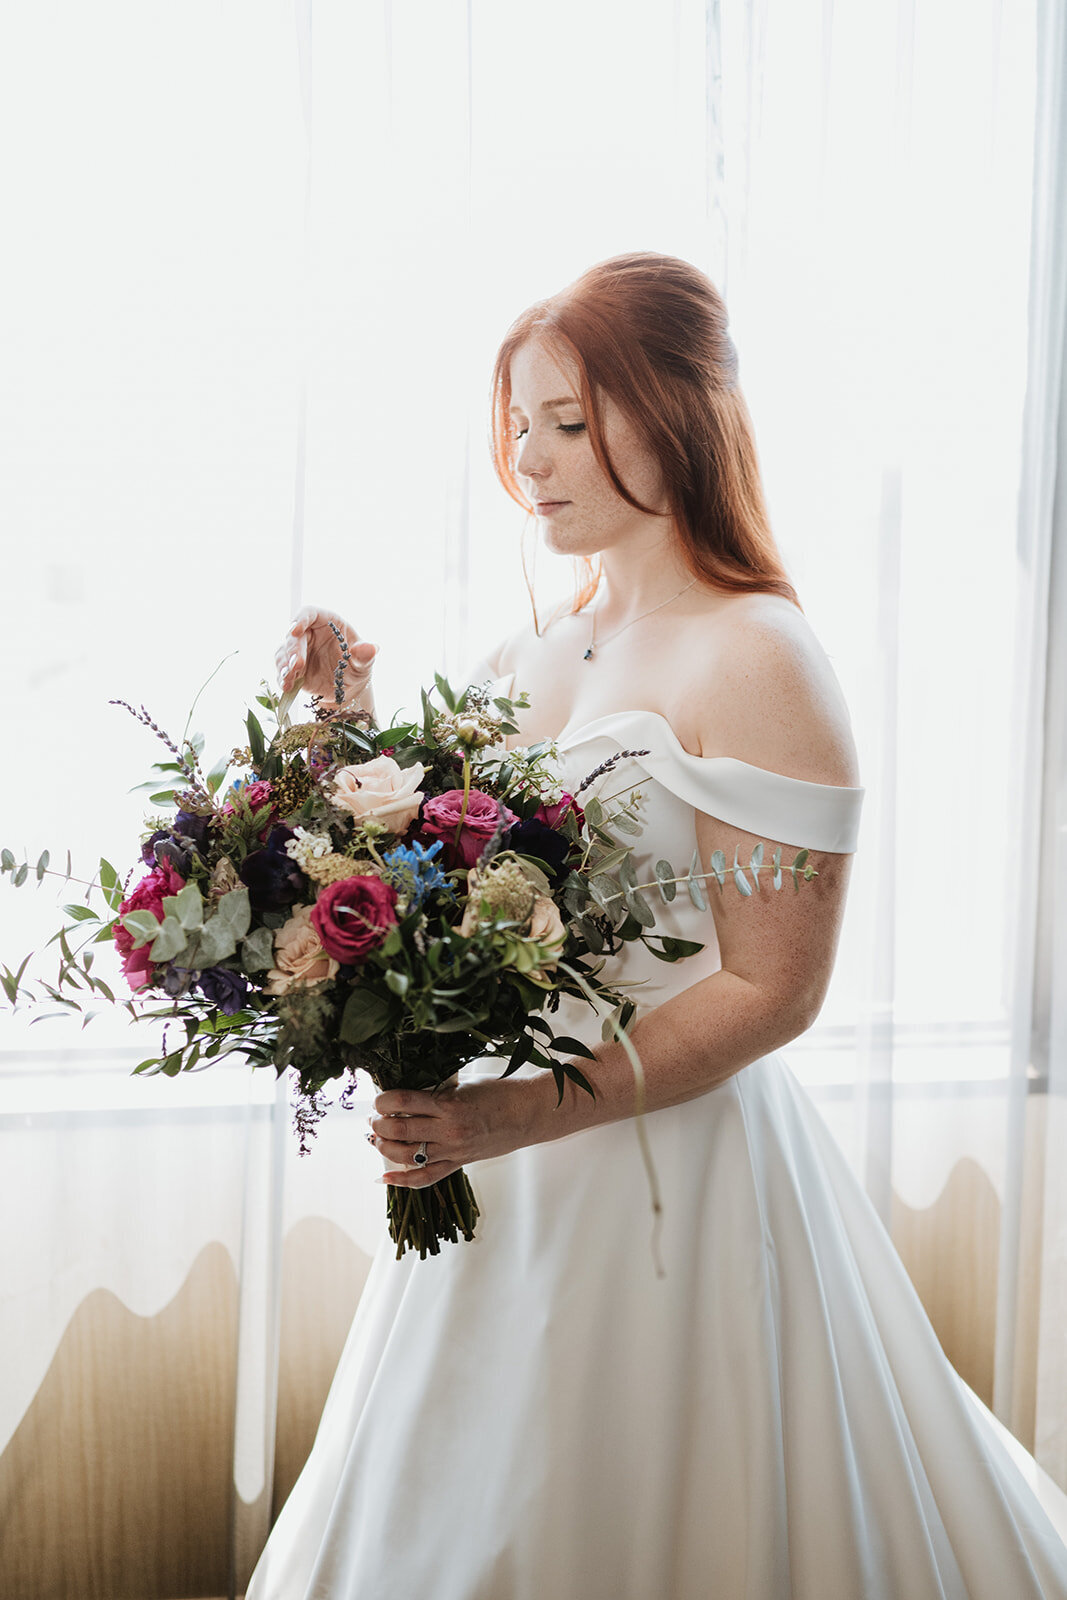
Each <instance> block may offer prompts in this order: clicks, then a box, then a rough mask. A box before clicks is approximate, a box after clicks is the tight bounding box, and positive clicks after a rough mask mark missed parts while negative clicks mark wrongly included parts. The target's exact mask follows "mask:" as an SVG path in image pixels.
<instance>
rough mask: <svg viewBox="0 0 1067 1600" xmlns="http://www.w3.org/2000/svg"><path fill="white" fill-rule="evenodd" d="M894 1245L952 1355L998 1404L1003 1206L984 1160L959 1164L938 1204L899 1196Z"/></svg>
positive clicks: (895, 1198)
mask: <svg viewBox="0 0 1067 1600" xmlns="http://www.w3.org/2000/svg"><path fill="white" fill-rule="evenodd" d="M893 1243H894V1244H895V1245H896V1247H897V1250H898V1251H899V1252H900V1256H901V1259H902V1260H903V1262H904V1265H905V1267H906V1268H907V1270H908V1276H909V1277H910V1278H911V1281H912V1283H913V1284H914V1285H915V1287H916V1289H917V1290H918V1293H919V1298H920V1299H921V1301H922V1302H923V1305H924V1306H925V1307H926V1314H927V1316H928V1317H929V1318H930V1321H931V1322H932V1323H933V1325H934V1331H935V1332H936V1334H937V1336H938V1338H939V1339H940V1341H941V1345H942V1348H943V1349H944V1351H945V1354H946V1355H947V1356H948V1358H949V1360H950V1361H951V1362H952V1365H953V1366H954V1367H955V1368H956V1371H957V1372H958V1373H959V1374H960V1376H961V1377H962V1378H964V1379H965V1380H966V1381H967V1382H968V1383H969V1384H970V1386H971V1388H972V1389H973V1390H974V1392H975V1393H976V1394H977V1395H978V1396H979V1398H980V1399H981V1400H983V1401H984V1402H985V1404H986V1405H987V1406H992V1404H993V1359H994V1350H995V1346H996V1320H997V1265H998V1261H999V1258H1000V1201H999V1199H998V1198H997V1192H996V1190H995V1189H994V1187H993V1185H992V1183H991V1182H990V1180H989V1178H988V1177H987V1175H986V1173H985V1172H984V1171H983V1170H982V1168H981V1167H980V1166H979V1165H978V1164H977V1162H974V1161H971V1160H969V1159H968V1158H966V1157H964V1159H963V1160H961V1161H957V1163H956V1165H955V1166H954V1167H953V1168H952V1171H951V1172H950V1173H949V1176H948V1181H947V1183H946V1184H945V1187H944V1188H943V1189H942V1191H941V1193H940V1194H939V1195H938V1197H937V1199H936V1200H935V1201H934V1203H933V1205H931V1206H926V1207H924V1208H922V1209H920V1210H915V1211H913V1210H912V1208H911V1207H910V1206H908V1205H905V1203H904V1201H903V1200H901V1199H900V1197H899V1195H896V1194H894V1196H893Z"/></svg>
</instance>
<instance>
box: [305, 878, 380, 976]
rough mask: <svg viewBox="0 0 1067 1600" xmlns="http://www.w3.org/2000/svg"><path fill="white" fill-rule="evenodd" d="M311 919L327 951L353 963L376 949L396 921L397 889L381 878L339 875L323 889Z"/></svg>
mask: <svg viewBox="0 0 1067 1600" xmlns="http://www.w3.org/2000/svg"><path fill="white" fill-rule="evenodd" d="M311 920H312V922H313V924H314V926H315V931H316V932H317V933H318V936H319V943H320V944H321V945H322V948H323V949H324V950H325V952H326V954H327V955H328V956H333V957H334V958H335V960H337V961H343V962H345V963H346V964H347V965H349V966H355V965H357V964H358V963H359V962H360V961H364V960H366V958H367V956H369V955H370V953H371V951H372V950H377V948H378V946H379V945H380V944H381V943H382V941H383V940H384V938H385V936H386V934H387V933H388V932H389V929H390V928H391V927H392V926H393V924H394V922H395V921H396V890H395V889H392V888H390V886H389V885H388V884H387V883H383V882H382V880H381V878H374V877H370V876H364V877H356V878H340V879H339V880H338V882H337V883H331V884H330V885H329V887H328V888H326V889H323V891H322V893H321V894H320V895H319V898H318V899H317V900H316V901H315V905H314V907H313V909H312V912H311Z"/></svg>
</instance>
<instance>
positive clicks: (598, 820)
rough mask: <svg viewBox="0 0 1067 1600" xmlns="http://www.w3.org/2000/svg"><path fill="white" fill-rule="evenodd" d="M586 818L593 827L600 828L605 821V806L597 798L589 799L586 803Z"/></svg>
mask: <svg viewBox="0 0 1067 1600" xmlns="http://www.w3.org/2000/svg"><path fill="white" fill-rule="evenodd" d="M585 820H586V822H588V824H589V826H590V827H591V828H599V827H601V826H602V825H603V822H604V807H603V806H602V805H601V804H600V801H599V800H597V799H595V798H594V799H592V800H587V801H586V803H585Z"/></svg>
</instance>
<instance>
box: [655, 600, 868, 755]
mask: <svg viewBox="0 0 1067 1600" xmlns="http://www.w3.org/2000/svg"><path fill="white" fill-rule="evenodd" d="M694 643H697V641H694ZM694 665H695V666H696V671H695V672H694V674H693V677H692V678H691V679H690V682H691V683H692V684H693V687H694V690H695V692H693V693H692V699H691V705H690V707H689V710H688V714H687V721H689V722H690V724H691V726H692V728H693V733H694V736H695V737H696V738H697V739H698V741H699V744H700V750H701V754H703V755H706V756H718V755H727V756H733V757H735V758H736V759H737V760H739V761H747V762H749V763H750V764H751V765H752V766H756V767H766V768H768V769H769V770H770V771H772V772H781V773H784V774H785V775H786V776H788V777H792V778H804V779H806V780H807V781H808V782H811V783H832V784H843V785H845V786H847V787H854V786H856V785H857V784H858V783H859V768H858V763H857V760H856V750H855V744H854V741H853V738H852V729H851V725H850V722H849V714H848V707H847V705H846V703H845V697H844V695H843V693H842V691H841V686H840V684H839V683H838V681H837V676H836V674H835V672H834V669H833V667H832V665H831V663H830V660H829V657H828V656H827V654H826V652H825V650H824V649H823V647H822V645H821V644H820V643H819V640H818V639H817V638H816V636H815V633H814V631H813V629H812V627H811V624H810V623H809V622H808V620H807V618H806V617H805V616H804V614H803V612H801V611H799V610H798V609H797V608H796V606H794V605H792V604H791V603H790V601H788V600H785V599H783V598H782V597H781V596H779V595H766V594H756V595H743V596H738V597H736V598H735V599H731V600H730V601H728V602H727V603H726V604H724V605H722V606H720V607H719V608H717V609H716V610H715V611H714V613H713V614H712V615H711V617H709V619H708V622H707V623H706V624H705V626H703V627H702V628H701V629H700V630H699V643H698V644H697V649H696V651H695V661H694Z"/></svg>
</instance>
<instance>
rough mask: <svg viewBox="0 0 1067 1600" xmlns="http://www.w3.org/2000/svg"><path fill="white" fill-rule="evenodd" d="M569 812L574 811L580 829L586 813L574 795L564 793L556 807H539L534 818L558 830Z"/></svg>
mask: <svg viewBox="0 0 1067 1600" xmlns="http://www.w3.org/2000/svg"><path fill="white" fill-rule="evenodd" d="M568 811H573V812H574V815H575V817H576V819H577V822H578V826H579V828H580V827H581V826H582V823H583V822H584V821H585V812H584V811H583V810H582V808H581V806H580V805H579V804H578V802H577V800H576V799H575V798H574V796H573V795H572V794H567V793H566V792H564V793H563V794H561V795H560V797H559V799H558V800H557V801H556V803H555V805H551V806H538V808H537V810H536V811H535V812H534V816H535V818H536V819H537V821H538V822H543V823H545V825H546V826H547V827H549V828H558V827H559V825H560V823H561V822H562V821H563V819H564V817H565V816H566V815H567V812H568Z"/></svg>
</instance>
